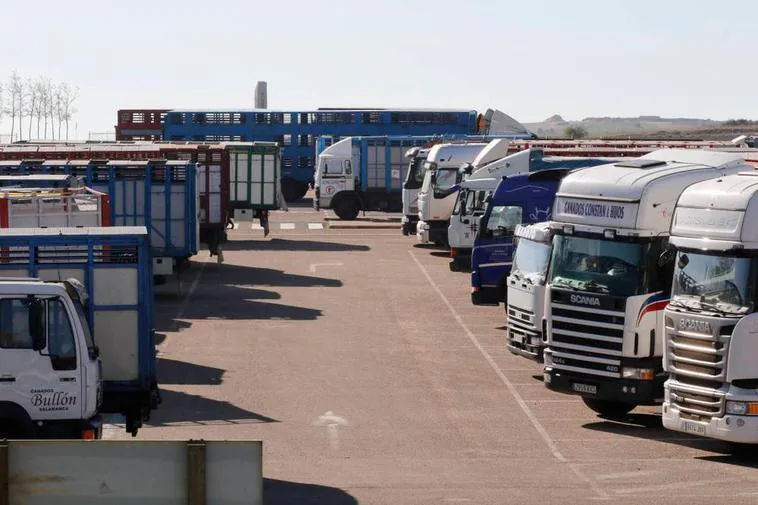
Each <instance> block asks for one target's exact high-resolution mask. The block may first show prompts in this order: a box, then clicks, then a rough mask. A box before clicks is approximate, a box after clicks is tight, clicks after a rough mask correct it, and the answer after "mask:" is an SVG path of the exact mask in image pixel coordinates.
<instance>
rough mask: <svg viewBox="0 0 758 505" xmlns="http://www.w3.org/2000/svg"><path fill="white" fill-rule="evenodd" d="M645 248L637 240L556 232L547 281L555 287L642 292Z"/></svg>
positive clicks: (617, 293)
mask: <svg viewBox="0 0 758 505" xmlns="http://www.w3.org/2000/svg"><path fill="white" fill-rule="evenodd" d="M647 249H649V246H646V245H644V244H642V243H640V242H621V241H618V240H602V239H593V238H585V237H575V236H565V235H557V236H556V237H555V238H554V239H553V256H552V264H553V267H552V272H551V276H550V281H551V283H552V284H553V285H554V286H555V287H556V288H564V289H565V288H568V289H573V290H577V291H589V292H593V293H602V294H609V295H614V296H623V297H626V296H635V295H640V294H644V293H645V292H646V291H644V289H645V286H644V284H645V278H646V277H648V276H647V275H646V274H647V272H645V267H644V264H645V260H644V258H645V255H644V254H646V253H647V252H648V251H646V250H647ZM652 264H655V262H652Z"/></svg>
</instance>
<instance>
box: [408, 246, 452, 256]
mask: <svg viewBox="0 0 758 505" xmlns="http://www.w3.org/2000/svg"><path fill="white" fill-rule="evenodd" d="M413 247H414V248H415V249H428V250H430V251H433V250H435V249H445V250H446V251H443V252H444V253H445V254H449V253H450V249H448V248H447V247H445V246H441V245H437V244H413Z"/></svg>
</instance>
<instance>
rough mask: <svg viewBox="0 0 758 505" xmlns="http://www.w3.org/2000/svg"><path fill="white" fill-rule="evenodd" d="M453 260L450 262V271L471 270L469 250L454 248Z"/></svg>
mask: <svg viewBox="0 0 758 505" xmlns="http://www.w3.org/2000/svg"><path fill="white" fill-rule="evenodd" d="M451 254H454V256H453V259H451V260H450V271H451V272H461V271H466V270H471V249H461V248H459V247H456V248H455V253H453V252H452V250H451Z"/></svg>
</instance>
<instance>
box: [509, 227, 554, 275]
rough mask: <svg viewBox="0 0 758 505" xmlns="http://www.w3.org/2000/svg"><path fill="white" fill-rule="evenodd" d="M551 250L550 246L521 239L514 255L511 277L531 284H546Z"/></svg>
mask: <svg viewBox="0 0 758 505" xmlns="http://www.w3.org/2000/svg"><path fill="white" fill-rule="evenodd" d="M550 250H551V245H550V244H546V243H544V242H535V241H533V240H529V239H525V238H520V239H519V242H518V246H516V253H515V254H514V255H513V266H512V269H511V275H513V276H514V277H516V278H517V279H519V280H524V281H526V282H528V283H530V284H539V285H542V284H544V283H545V276H546V275H547V267H548V265H549V264H550Z"/></svg>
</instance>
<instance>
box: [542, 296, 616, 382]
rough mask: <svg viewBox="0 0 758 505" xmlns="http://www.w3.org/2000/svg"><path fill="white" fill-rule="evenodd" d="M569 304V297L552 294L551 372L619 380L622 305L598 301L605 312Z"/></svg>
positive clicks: (609, 301) (605, 299)
mask: <svg viewBox="0 0 758 505" xmlns="http://www.w3.org/2000/svg"><path fill="white" fill-rule="evenodd" d="M592 297H593V298H598V299H601V298H600V297H598V296H595V295H592ZM569 300H570V295H569V293H566V292H562V291H558V290H555V291H553V294H552V299H551V309H552V324H553V331H552V341H551V343H550V350H551V351H552V360H553V368H555V369H559V370H566V371H570V372H578V373H583V374H588V375H594V376H598V377H612V378H620V377H621V351H622V346H623V337H624V312H625V308H626V301H625V300H624V299H618V300H613V299H609V298H608V297H602V300H603V303H602V305H603V306H605V307H607V308H596V307H594V306H592V307H590V306H585V305H577V304H571V303H570V302H569ZM611 308H612V310H609V309H611Z"/></svg>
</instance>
